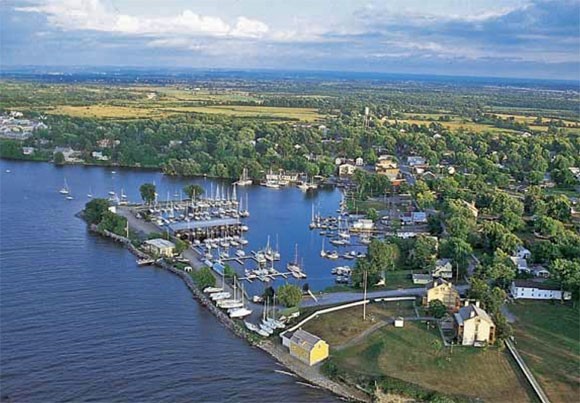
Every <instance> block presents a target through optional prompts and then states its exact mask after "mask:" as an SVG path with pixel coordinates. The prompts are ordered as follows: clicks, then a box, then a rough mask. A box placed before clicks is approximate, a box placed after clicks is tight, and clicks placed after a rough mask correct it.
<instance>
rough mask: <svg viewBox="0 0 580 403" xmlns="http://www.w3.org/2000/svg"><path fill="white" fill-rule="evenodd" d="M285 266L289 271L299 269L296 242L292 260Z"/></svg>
mask: <svg viewBox="0 0 580 403" xmlns="http://www.w3.org/2000/svg"><path fill="white" fill-rule="evenodd" d="M286 268H287V269H288V270H290V271H292V272H293V271H300V270H301V269H300V265H299V264H298V244H296V246H295V252H294V261H293V262H290V263H288V264H287V265H286Z"/></svg>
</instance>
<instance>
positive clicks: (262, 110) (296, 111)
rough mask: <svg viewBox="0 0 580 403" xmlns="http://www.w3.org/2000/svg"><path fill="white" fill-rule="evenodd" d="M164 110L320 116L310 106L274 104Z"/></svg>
mask: <svg viewBox="0 0 580 403" xmlns="http://www.w3.org/2000/svg"><path fill="white" fill-rule="evenodd" d="M163 110H164V111H166V112H179V113H184V112H196V113H220V114H224V115H230V116H239V117H258V116H263V117H273V118H282V119H298V120H304V121H314V120H317V119H319V118H320V115H319V114H318V113H317V112H316V109H311V108H283V107H274V106H245V105H211V106H180V107H173V108H164V109H163Z"/></svg>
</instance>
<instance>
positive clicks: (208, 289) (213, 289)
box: [203, 287, 224, 294]
mask: <svg viewBox="0 0 580 403" xmlns="http://www.w3.org/2000/svg"><path fill="white" fill-rule="evenodd" d="M223 290H224V289H223V288H220V287H206V288H204V289H203V292H205V293H206V294H212V293H214V292H222V291H223Z"/></svg>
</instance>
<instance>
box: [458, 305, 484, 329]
mask: <svg viewBox="0 0 580 403" xmlns="http://www.w3.org/2000/svg"><path fill="white" fill-rule="evenodd" d="M472 315H473V316H472ZM472 317H473V318H475V317H480V318H481V319H483V320H485V321H487V322H489V323H491V324H493V320H491V318H490V317H489V315H488V314H487V312H485V311H484V310H483V309H481V308H480V307H478V306H477V305H467V306H464V307H463V308H461V309H459V311H458V312H457V313H456V314H455V320H456V321H457V323H458V324H460V325H461V324H463V322H465V321H466V320H468V319H471V318H472Z"/></svg>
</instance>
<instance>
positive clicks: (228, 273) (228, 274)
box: [224, 263, 236, 278]
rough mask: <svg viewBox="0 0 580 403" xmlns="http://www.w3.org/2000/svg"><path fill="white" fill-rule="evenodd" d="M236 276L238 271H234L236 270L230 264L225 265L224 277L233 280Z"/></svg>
mask: <svg viewBox="0 0 580 403" xmlns="http://www.w3.org/2000/svg"><path fill="white" fill-rule="evenodd" d="M235 275H236V271H235V270H234V268H233V267H232V266H230V265H229V264H228V263H226V264H225V265H224V276H225V277H226V278H232V277H234V276H235Z"/></svg>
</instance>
